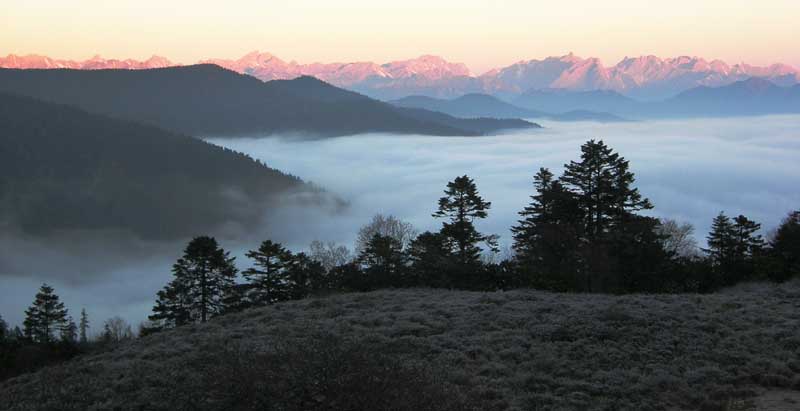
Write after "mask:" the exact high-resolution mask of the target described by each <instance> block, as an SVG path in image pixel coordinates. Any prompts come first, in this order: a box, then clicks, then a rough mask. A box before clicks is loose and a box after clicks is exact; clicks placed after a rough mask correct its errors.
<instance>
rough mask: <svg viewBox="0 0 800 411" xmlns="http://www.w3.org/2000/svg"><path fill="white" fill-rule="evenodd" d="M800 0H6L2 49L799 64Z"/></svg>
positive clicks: (503, 61)
mask: <svg viewBox="0 0 800 411" xmlns="http://www.w3.org/2000/svg"><path fill="white" fill-rule="evenodd" d="M798 39H800V0H758V1H755V0H747V1H745V0H663V1H649V0H606V1H580V0H571V1H552V0H550V1H534V0H489V1H478V0H460V1H455V0H424V1H422V0H405V1H393V2H392V4H388V5H387V4H385V2H382V1H380V0H372V1H363V0H325V1H311V0H293V1H268V0H257V1H254V0H252V1H251V0H228V1H223V0H213V1H209V0H136V1H131V0H117V1H107V0H72V1H64V0H36V1H32V0H5V1H4V2H3V11H2V13H1V14H0V55H6V54H9V53H14V54H28V53H34V54H46V55H50V56H52V57H56V58H69V59H85V58H89V57H91V56H92V55H94V54H101V55H103V56H105V57H108V58H128V57H131V58H137V59H142V58H146V57H149V56H150V55H152V54H159V55H163V56H165V57H168V58H170V59H172V60H174V61H177V62H182V63H193V62H196V61H197V60H199V59H204V58H209V57H222V58H238V57H240V56H241V55H243V54H245V53H247V52H249V51H252V50H263V51H269V52H271V53H273V54H275V55H277V56H279V57H281V58H283V59H285V60H297V61H299V62H313V61H322V62H332V61H358V60H371V61H376V62H385V61H389V60H396V59H404V58H412V57H417V56H419V55H422V54H436V55H441V56H443V57H445V58H446V59H448V60H451V61H456V62H464V63H466V64H467V65H468V66H469V67H470V69H472V70H473V72H475V73H482V72H484V71H486V70H488V69H491V68H494V67H499V66H504V65H508V64H510V63H513V62H515V61H518V60H523V59H531V58H542V57H546V56H549V55H562V54H566V53H568V52H570V51H572V52H575V53H576V54H578V55H581V56H584V57H589V56H593V57H600V58H601V59H602V60H603V61H604V62H605V63H606V64H607V65H610V64H614V63H616V62H617V61H619V60H620V59H622V58H623V57H625V56H638V55H646V54H655V55H658V56H662V57H671V56H676V55H698V56H702V57H705V58H708V59H715V58H718V59H722V60H724V61H727V62H729V63H737V62H741V61H746V62H748V63H751V64H759V65H763V64H769V63H773V62H784V63H787V64H791V65H794V66H796V67H800V47H798Z"/></svg>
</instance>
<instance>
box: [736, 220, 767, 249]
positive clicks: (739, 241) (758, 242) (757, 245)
mask: <svg viewBox="0 0 800 411" xmlns="http://www.w3.org/2000/svg"><path fill="white" fill-rule="evenodd" d="M760 229H761V224H758V223H756V222H755V221H752V220H750V219H748V218H747V217H745V216H743V215H739V216H738V217H736V218H734V219H733V232H734V244H735V245H734V249H735V254H736V256H737V257H739V258H743V259H747V258H752V257H755V256H758V255H759V254H760V253H761V252H762V251H763V249H764V238H763V237H761V235H759V234H756V233H757V232H758V230H760Z"/></svg>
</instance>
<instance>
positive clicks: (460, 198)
mask: <svg viewBox="0 0 800 411" xmlns="http://www.w3.org/2000/svg"><path fill="white" fill-rule="evenodd" d="M444 193H445V196H444V197H442V198H440V199H439V209H438V210H437V211H436V212H435V213H434V214H433V216H434V217H436V218H445V219H447V221H445V222H443V223H442V229H441V233H442V235H443V236H444V237H445V238H446V239H448V241H449V242H450V244H451V247H452V251H453V256H454V257H455V259H456V263H457V264H458V265H459V266H460V269H461V270H462V271H463V272H462V275H470V274H474V273H475V272H476V271H478V270H479V269H480V267H481V264H480V256H481V251H482V250H481V248H480V247H479V246H478V244H479V243H481V242H483V243H485V244H486V245H487V246H488V247H489V250H491V251H493V252H497V251H498V249H497V237H496V236H494V235H484V234H481V233H479V232H478V230H477V229H475V225H474V221H475V220H477V219H483V218H486V217H487V215H488V210H489V208H491V206H492V203H490V202H488V201H484V200H483V198H482V197H481V196H480V195H479V194H478V189H477V187H476V186H475V182H474V181H473V180H472V179H471V178H469V177H468V176H466V175H464V176H461V177H456V179H455V180H453V181H451V182H449V183H447V189H445V191H444ZM462 280H463V279H462Z"/></svg>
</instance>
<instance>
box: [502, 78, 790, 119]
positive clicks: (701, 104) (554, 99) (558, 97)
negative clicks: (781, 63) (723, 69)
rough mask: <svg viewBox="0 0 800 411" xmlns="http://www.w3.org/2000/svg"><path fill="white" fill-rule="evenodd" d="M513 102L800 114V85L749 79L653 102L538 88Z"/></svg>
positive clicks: (681, 113)
mask: <svg viewBox="0 0 800 411" xmlns="http://www.w3.org/2000/svg"><path fill="white" fill-rule="evenodd" d="M513 103H514V104H515V105H517V106H520V107H525V108H527V109H530V110H550V111H574V110H590V111H595V110H605V111H607V112H609V113H613V114H615V115H618V116H622V117H625V118H630V119H646V118H685V117H727V116H742V115H765V114H800V85H797V84H796V85H793V86H790V87H781V86H778V85H776V84H774V83H772V82H770V81H768V80H765V79H760V78H749V79H747V80H742V81H737V82H734V83H732V84H729V85H726V86H720V87H709V86H700V87H695V88H692V89H690V90H687V91H684V92H682V93H680V94H678V95H676V96H674V97H671V98H668V99H665V100H661V101H649V102H643V101H638V100H635V99H632V98H629V97H626V96H623V95H622V94H619V93H617V92H614V91H608V90H595V91H569V90H563V89H559V90H535V91H529V92H527V93H524V94H522V95H520V96H518V97H516V98H515V99H514V100H513Z"/></svg>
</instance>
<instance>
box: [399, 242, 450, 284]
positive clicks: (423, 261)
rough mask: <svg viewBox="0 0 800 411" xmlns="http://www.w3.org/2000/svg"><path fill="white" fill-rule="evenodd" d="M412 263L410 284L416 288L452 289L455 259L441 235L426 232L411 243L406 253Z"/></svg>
mask: <svg viewBox="0 0 800 411" xmlns="http://www.w3.org/2000/svg"><path fill="white" fill-rule="evenodd" d="M406 253H407V254H408V260H409V262H410V263H411V268H410V272H409V278H408V282H409V284H411V285H415V286H427V287H440V288H452V287H454V286H455V284H453V283H452V276H451V275H450V272H452V271H453V262H454V258H453V255H452V249H451V248H450V247H449V246H448V244H447V239H446V238H445V237H444V235H442V234H441V233H432V232H430V231H426V232H424V233H422V234H420V235H418V236H417V238H416V239H414V240H413V241H411V244H410V245H409V247H408V250H407V251H406Z"/></svg>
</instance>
